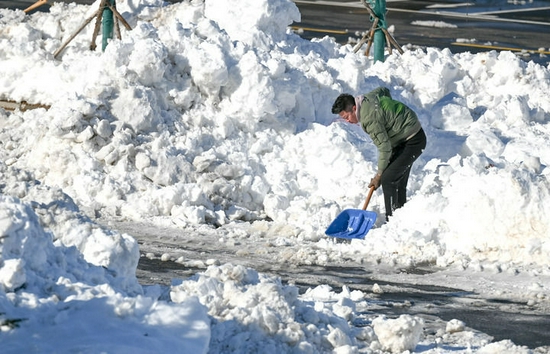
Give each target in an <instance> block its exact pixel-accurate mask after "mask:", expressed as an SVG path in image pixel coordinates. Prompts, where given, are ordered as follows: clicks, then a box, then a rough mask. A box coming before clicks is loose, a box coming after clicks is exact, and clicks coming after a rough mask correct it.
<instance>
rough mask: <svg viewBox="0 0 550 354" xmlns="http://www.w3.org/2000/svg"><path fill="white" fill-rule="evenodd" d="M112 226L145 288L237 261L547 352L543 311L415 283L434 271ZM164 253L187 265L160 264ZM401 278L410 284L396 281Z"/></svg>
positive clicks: (395, 311) (384, 310)
mask: <svg viewBox="0 0 550 354" xmlns="http://www.w3.org/2000/svg"><path fill="white" fill-rule="evenodd" d="M109 225H110V226H109V227H111V228H114V229H116V230H118V231H120V232H123V233H128V234H130V235H132V236H133V237H134V238H136V239H137V240H138V243H139V245H140V253H141V254H142V257H141V258H140V261H139V265H138V270H137V274H136V275H137V277H138V280H139V282H140V283H141V284H143V285H147V284H159V285H163V286H168V285H170V283H171V281H172V279H187V278H188V277H190V276H192V275H194V274H196V273H198V272H203V271H204V267H201V266H198V264H201V263H202V262H205V261H206V260H207V259H216V260H218V261H219V262H220V263H221V264H225V263H232V264H238V265H242V266H246V267H250V268H253V269H255V270H257V271H259V272H262V273H265V274H269V275H273V276H277V277H279V278H281V280H282V281H283V283H285V284H292V285H295V286H297V287H298V288H299V289H300V292H304V291H305V290H306V289H308V288H314V287H316V286H318V285H321V284H328V285H330V286H331V287H332V288H333V289H334V290H335V291H339V290H340V289H341V288H342V287H343V286H344V285H345V286H347V287H348V288H349V289H351V290H361V291H363V292H364V293H366V294H369V302H370V303H372V306H373V307H375V309H373V311H375V312H376V313H377V314H386V315H388V316H389V317H397V316H399V315H401V314H409V315H417V316H419V317H422V318H424V320H425V321H426V323H427V327H430V326H433V325H435V324H437V323H440V321H438V320H437V319H441V320H443V321H450V320H452V319H459V320H461V321H464V322H465V323H466V324H467V325H468V326H469V327H471V328H474V329H475V330H478V331H481V332H483V333H486V334H488V335H490V336H492V337H493V340H494V341H500V340H506V339H511V340H512V341H513V342H514V343H515V344H517V345H525V346H527V347H529V348H532V349H534V348H537V347H542V346H545V349H546V350H547V351H549V352H550V336H548V333H549V332H548V331H549V329H550V315H549V314H547V313H545V312H544V310H541V309H537V308H533V307H531V306H529V305H528V304H527V303H525V302H519V301H518V302H514V301H503V300H498V299H487V298H483V297H481V296H480V295H479V294H476V293H472V292H468V291H465V290H463V289H457V288H452V287H449V286H446V285H445V284H435V283H434V284H428V283H422V282H419V281H418V280H419V279H421V278H425V277H424V276H423V275H426V274H432V273H434V272H436V269H434V268H430V267H424V268H410V269H388V268H386V267H382V266H377V265H375V264H372V265H369V264H356V263H353V262H351V261H350V262H347V261H346V263H345V264H341V263H339V264H327V265H299V266H296V265H294V266H292V265H290V264H291V263H279V262H278V261H273V259H280V258H279V257H278V256H276V254H278V252H295V251H293V250H291V249H288V247H292V246H285V247H265V249H263V251H262V252H260V253H256V252H254V250H255V249H257V248H258V247H259V246H258V244H261V243H262V242H264V241H261V240H257V239H248V238H240V239H238V240H235V242H234V243H231V242H227V243H223V242H219V235H218V234H216V233H215V232H212V233H208V232H201V233H199V232H188V231H185V230H182V229H179V228H175V227H174V228H159V227H155V226H153V225H140V224H136V223H116V222H112V221H110V222H109ZM243 250H249V251H243ZM165 254H170V256H171V259H183V260H184V262H183V263H178V262H176V261H173V260H161V256H162V255H165ZM143 255H148V257H145V256H143ZM151 255H154V257H151ZM417 275H418V276H419V277H417ZM403 278H405V279H407V280H405V281H403V280H399V279H403ZM375 283H376V284H379V285H380V286H381V287H383V288H384V293H382V294H374V293H372V287H373V285H374V284H375ZM434 318H435V320H434ZM543 352H544V351H541V352H540V353H543Z"/></svg>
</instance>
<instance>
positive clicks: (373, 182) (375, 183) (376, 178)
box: [369, 174, 382, 189]
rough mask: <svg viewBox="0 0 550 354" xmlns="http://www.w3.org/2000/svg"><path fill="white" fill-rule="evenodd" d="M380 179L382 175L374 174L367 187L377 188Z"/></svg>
mask: <svg viewBox="0 0 550 354" xmlns="http://www.w3.org/2000/svg"><path fill="white" fill-rule="evenodd" d="M381 179H382V175H379V174H376V175H375V176H374V177H373V178H372V179H371V180H370V183H369V188H370V187H374V189H378V187H380V180H381Z"/></svg>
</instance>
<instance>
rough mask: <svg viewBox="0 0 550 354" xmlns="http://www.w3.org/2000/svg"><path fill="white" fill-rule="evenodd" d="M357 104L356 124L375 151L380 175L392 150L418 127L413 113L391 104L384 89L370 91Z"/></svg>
mask: <svg viewBox="0 0 550 354" xmlns="http://www.w3.org/2000/svg"><path fill="white" fill-rule="evenodd" d="M360 102H361V103H360V107H357V110H358V113H359V114H358V118H359V122H360V123H361V127H362V128H363V130H364V131H365V132H366V133H367V134H368V135H369V136H370V137H371V139H372V141H373V142H374V144H375V145H376V147H377V148H378V173H379V174H382V172H383V171H384V170H385V169H386V167H388V165H389V164H390V157H391V154H392V150H393V149H394V148H395V147H396V146H398V145H399V144H401V143H403V142H405V141H407V140H409V139H410V138H411V137H413V136H414V135H415V134H416V133H418V132H419V131H420V129H421V128H422V126H421V125H420V122H419V121H418V117H417V116H416V113H414V111H413V110H412V109H410V108H409V107H407V106H406V105H404V104H403V103H401V102H399V101H396V100H393V99H392V98H391V95H390V90H388V89H387V88H385V87H378V88H376V89H374V90H372V91H371V92H369V93H367V94H366V95H364V97H363V99H362V100H361V101H360Z"/></svg>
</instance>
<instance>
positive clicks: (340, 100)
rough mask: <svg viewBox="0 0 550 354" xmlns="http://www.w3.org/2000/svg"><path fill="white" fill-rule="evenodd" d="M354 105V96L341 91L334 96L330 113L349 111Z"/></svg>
mask: <svg viewBox="0 0 550 354" xmlns="http://www.w3.org/2000/svg"><path fill="white" fill-rule="evenodd" d="M353 106H355V98H354V97H353V96H352V95H350V94H349V93H343V94H341V95H340V96H338V97H337V98H336V101H334V104H333V105H332V113H333V114H340V112H342V111H346V112H349V111H351V109H352V107H353Z"/></svg>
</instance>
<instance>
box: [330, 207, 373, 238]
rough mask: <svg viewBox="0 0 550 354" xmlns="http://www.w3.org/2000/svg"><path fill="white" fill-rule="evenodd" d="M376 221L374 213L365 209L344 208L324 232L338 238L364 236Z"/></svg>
mask: <svg viewBox="0 0 550 354" xmlns="http://www.w3.org/2000/svg"><path fill="white" fill-rule="evenodd" d="M375 222H376V213H375V212H372V211H366V210H358V209H346V210H344V211H342V212H341V213H340V214H339V215H338V216H337V217H336V219H334V221H333V222H332V223H331V224H330V225H329V227H328V228H327V230H326V231H325V234H326V235H327V236H331V237H338V238H360V239H362V238H364V237H365V235H366V234H367V232H369V230H370V229H371V228H372V226H373V225H374V223H375Z"/></svg>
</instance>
